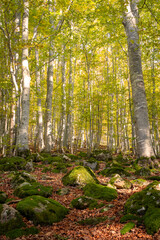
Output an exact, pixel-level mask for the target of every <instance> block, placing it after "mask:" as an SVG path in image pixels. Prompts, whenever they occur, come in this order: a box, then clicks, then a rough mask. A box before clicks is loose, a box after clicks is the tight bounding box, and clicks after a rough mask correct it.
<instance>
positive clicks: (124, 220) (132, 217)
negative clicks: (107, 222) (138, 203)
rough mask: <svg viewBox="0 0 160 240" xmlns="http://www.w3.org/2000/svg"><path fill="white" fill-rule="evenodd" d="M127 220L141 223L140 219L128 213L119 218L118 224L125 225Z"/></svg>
mask: <svg viewBox="0 0 160 240" xmlns="http://www.w3.org/2000/svg"><path fill="white" fill-rule="evenodd" d="M129 220H136V221H138V222H141V221H142V218H140V217H139V216H136V215H134V214H130V213H128V214H126V215H124V216H123V217H121V219H120V223H125V222H127V221H129Z"/></svg>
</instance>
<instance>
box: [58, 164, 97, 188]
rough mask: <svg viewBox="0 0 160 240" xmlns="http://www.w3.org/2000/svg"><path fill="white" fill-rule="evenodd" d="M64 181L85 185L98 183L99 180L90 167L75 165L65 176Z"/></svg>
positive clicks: (66, 183)
mask: <svg viewBox="0 0 160 240" xmlns="http://www.w3.org/2000/svg"><path fill="white" fill-rule="evenodd" d="M62 182H63V184H64V185H71V186H75V185H80V186H84V185H86V184H87V183H90V182H92V183H98V180H97V178H96V176H95V174H94V173H93V171H92V170H91V169H90V168H88V167H82V166H79V167H75V168H74V169H72V170H71V171H70V172H68V173H67V174H66V175H65V176H64V177H63V178H62Z"/></svg>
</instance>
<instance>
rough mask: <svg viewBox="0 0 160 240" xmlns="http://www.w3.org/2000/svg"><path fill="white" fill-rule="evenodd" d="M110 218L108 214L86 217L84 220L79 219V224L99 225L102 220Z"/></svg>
mask: <svg viewBox="0 0 160 240" xmlns="http://www.w3.org/2000/svg"><path fill="white" fill-rule="evenodd" d="M107 219H108V216H105V217H97V218H86V219H84V220H81V221H78V223H79V224H81V225H83V226H85V225H91V226H94V225H97V224H99V223H101V222H104V221H106V220H107Z"/></svg>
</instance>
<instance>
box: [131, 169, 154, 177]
mask: <svg viewBox="0 0 160 240" xmlns="http://www.w3.org/2000/svg"><path fill="white" fill-rule="evenodd" d="M135 175H137V176H143V177H146V176H150V175H151V171H150V169H149V168H144V167H143V168H140V169H138V170H136V172H135Z"/></svg>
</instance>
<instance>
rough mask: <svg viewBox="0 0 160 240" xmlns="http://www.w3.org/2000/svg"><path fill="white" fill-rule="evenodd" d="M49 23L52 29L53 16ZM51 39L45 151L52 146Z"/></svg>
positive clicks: (51, 8) (52, 62) (52, 63)
mask: <svg viewBox="0 0 160 240" xmlns="http://www.w3.org/2000/svg"><path fill="white" fill-rule="evenodd" d="M49 12H50V13H53V5H52V0H50V1H49ZM50 24H51V27H52V29H54V21H53V17H52V16H50ZM53 47H54V46H53V39H51V40H50V48H49V63H48V71H47V96H46V116H45V121H46V122H45V148H44V149H45V151H46V152H50V151H51V148H52V96H53V66H54V59H53V55H54V51H53Z"/></svg>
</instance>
